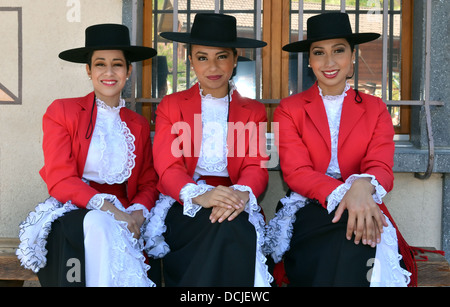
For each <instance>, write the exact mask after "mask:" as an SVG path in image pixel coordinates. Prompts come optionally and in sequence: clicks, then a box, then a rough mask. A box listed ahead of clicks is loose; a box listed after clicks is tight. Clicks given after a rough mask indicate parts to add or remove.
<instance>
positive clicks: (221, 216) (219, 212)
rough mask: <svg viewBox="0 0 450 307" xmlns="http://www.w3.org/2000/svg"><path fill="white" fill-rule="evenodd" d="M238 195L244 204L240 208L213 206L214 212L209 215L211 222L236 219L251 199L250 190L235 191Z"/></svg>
mask: <svg viewBox="0 0 450 307" xmlns="http://www.w3.org/2000/svg"><path fill="white" fill-rule="evenodd" d="M233 192H235V193H236V194H237V196H238V197H239V198H240V199H241V201H242V204H243V206H242V207H241V208H239V209H224V208H220V207H213V209H212V213H211V215H210V217H209V219H210V220H211V223H215V222H217V221H218V222H219V223H222V222H223V221H225V220H226V219H227V220H228V221H229V222H231V221H232V220H234V219H235V218H236V217H237V216H238V215H239V214H240V213H241V212H242V211H244V209H245V204H246V203H247V202H248V199H249V193H248V192H241V191H235V190H233Z"/></svg>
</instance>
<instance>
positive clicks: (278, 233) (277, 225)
mask: <svg viewBox="0 0 450 307" xmlns="http://www.w3.org/2000/svg"><path fill="white" fill-rule="evenodd" d="M306 200H307V198H306V197H303V196H302V195H300V194H298V193H295V192H291V195H290V196H289V197H288V196H285V197H284V198H282V199H281V200H280V201H281V203H282V204H283V207H281V208H280V209H279V210H278V212H277V213H276V214H275V217H274V218H273V219H271V220H270V221H269V223H268V224H267V226H266V240H265V245H264V253H265V254H266V255H271V256H272V258H273V260H274V261H275V263H278V262H280V261H281V260H282V258H283V255H284V254H285V253H286V252H287V251H288V250H289V248H290V243H291V238H292V233H293V231H294V226H293V224H294V222H295V219H296V217H295V214H296V213H297V211H298V210H299V209H301V208H303V207H304V206H305V204H306Z"/></svg>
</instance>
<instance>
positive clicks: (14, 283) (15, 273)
mask: <svg viewBox="0 0 450 307" xmlns="http://www.w3.org/2000/svg"><path fill="white" fill-rule="evenodd" d="M17 246H19V239H17V238H0V287H7V286H9V287H22V286H23V284H24V281H37V280H38V278H37V275H36V274H34V273H33V272H32V271H31V270H27V269H25V268H24V267H22V266H21V265H20V261H19V259H18V258H17V256H16V249H17Z"/></svg>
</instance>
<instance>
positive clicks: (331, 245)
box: [284, 201, 376, 287]
mask: <svg viewBox="0 0 450 307" xmlns="http://www.w3.org/2000/svg"><path fill="white" fill-rule="evenodd" d="M334 214H335V212H332V213H330V214H328V211H327V210H326V209H325V208H323V207H322V206H321V205H320V204H318V203H316V202H313V201H310V202H308V203H307V204H306V205H305V207H303V208H301V209H299V210H298V212H297V213H296V220H295V222H294V224H293V227H294V230H293V236H292V239H291V243H290V249H289V250H288V251H287V252H286V253H285V257H284V266H285V270H286V274H287V277H288V279H289V286H337V287H339V286H342V287H344V286H345V287H348V286H369V285H370V270H371V268H372V264H373V261H371V260H373V259H374V258H375V252H376V249H375V248H372V247H370V246H368V245H363V244H362V243H360V244H358V245H356V244H355V243H354V241H353V240H350V241H349V240H347V238H346V232H347V220H348V214H347V211H345V213H344V214H343V215H342V217H341V219H340V220H339V222H338V223H332V222H331V221H332V219H333V218H334Z"/></svg>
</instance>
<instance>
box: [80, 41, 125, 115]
mask: <svg viewBox="0 0 450 307" xmlns="http://www.w3.org/2000/svg"><path fill="white" fill-rule="evenodd" d="M131 69H132V66H131V65H129V66H128V64H127V61H126V59H125V56H124V54H123V51H121V50H97V51H94V53H93V54H92V58H91V65H86V71H87V73H88V75H89V77H90V78H91V79H92V84H93V86H94V91H95V95H96V96H97V98H99V99H100V100H102V101H103V102H105V103H106V104H108V105H109V106H112V107H114V106H117V105H118V104H119V99H120V93H121V91H122V89H123V88H124V86H125V83H126V81H127V78H128V77H129V76H130V74H131Z"/></svg>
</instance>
